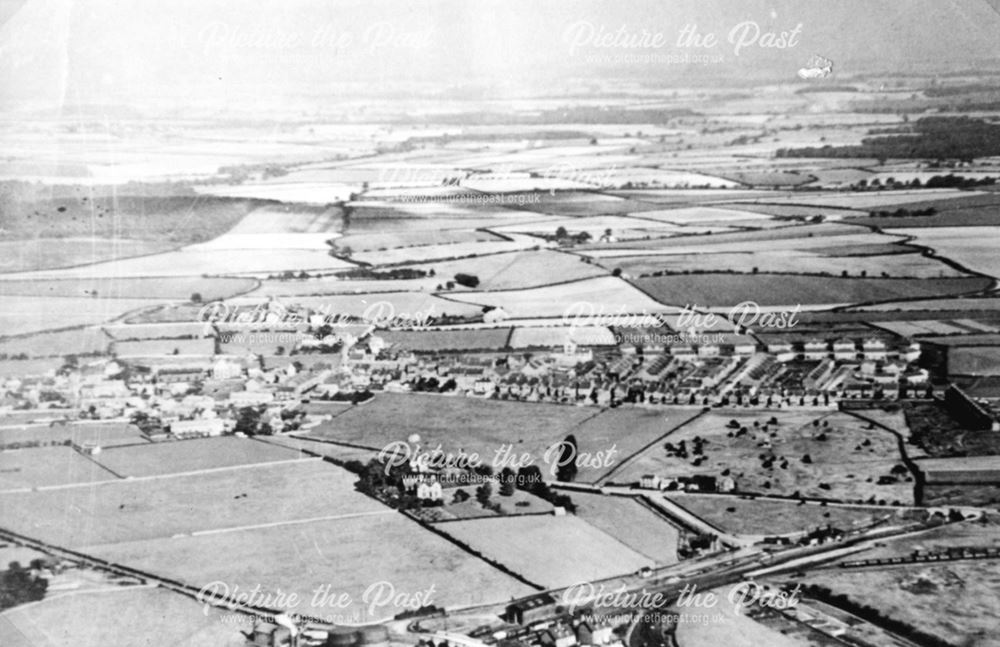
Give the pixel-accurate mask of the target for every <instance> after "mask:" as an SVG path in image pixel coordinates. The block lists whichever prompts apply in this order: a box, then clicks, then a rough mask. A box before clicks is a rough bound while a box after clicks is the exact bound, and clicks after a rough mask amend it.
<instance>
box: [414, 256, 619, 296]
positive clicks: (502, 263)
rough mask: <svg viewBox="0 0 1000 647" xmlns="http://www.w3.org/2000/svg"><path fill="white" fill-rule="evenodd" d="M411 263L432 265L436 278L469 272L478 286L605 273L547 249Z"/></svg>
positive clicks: (533, 283)
mask: <svg viewBox="0 0 1000 647" xmlns="http://www.w3.org/2000/svg"><path fill="white" fill-rule="evenodd" d="M413 267H415V268H418V269H423V270H429V269H433V270H434V272H435V274H436V276H437V277H438V282H440V281H442V280H450V279H451V277H453V276H454V275H455V274H459V273H463V274H471V275H473V276H475V277H476V278H478V279H479V286H478V288H477V289H480V290H513V289H518V288H531V287H538V286H542V285H547V284H549V283H562V282H565V281H576V280H579V279H587V278H592V277H595V276H602V275H604V274H607V272H605V271H604V270H602V269H601V268H599V267H596V266H594V265H590V264H588V263H583V262H581V260H580V259H579V257H577V256H574V255H571V254H563V253H560V252H555V251H550V250H538V251H523V252H511V253H508V254H491V255H488V256H477V257H475V258H466V259H462V260H458V261H442V262H436V263H427V264H424V265H414V266H413Z"/></svg>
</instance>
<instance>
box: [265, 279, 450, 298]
mask: <svg viewBox="0 0 1000 647" xmlns="http://www.w3.org/2000/svg"><path fill="white" fill-rule="evenodd" d="M442 280H444V277H441V278H440V279H439V278H438V277H436V276H427V277H423V278H415V279H361V280H354V279H346V278H338V277H337V276H321V277H318V278H305V279H299V278H294V279H285V278H281V279H263V280H261V281H260V287H258V288H257V289H255V290H253V291H252V292H250V293H248V294H247V296H250V297H299V296H306V297H308V296H320V295H324V294H362V293H364V294H369V295H370V294H376V293H379V292H409V291H414V292H434V291H435V290H436V289H437V286H439V285H441V281H442Z"/></svg>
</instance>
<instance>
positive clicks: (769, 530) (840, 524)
mask: <svg viewBox="0 0 1000 647" xmlns="http://www.w3.org/2000/svg"><path fill="white" fill-rule="evenodd" d="M669 498H670V499H671V500H673V501H674V502H675V503H677V504H678V505H680V506H683V507H684V508H686V509H687V510H690V511H691V512H692V513H693V514H695V515H696V516H698V517H700V518H702V519H704V520H705V521H707V522H708V523H710V524H712V525H713V526H716V527H717V528H721V529H722V530H725V531H726V532H728V533H732V534H735V535H787V534H791V533H796V532H805V531H809V530H814V529H816V528H819V527H822V526H826V525H827V524H830V525H832V526H833V527H834V528H840V529H843V530H850V529H852V528H855V527H858V526H865V525H868V524H870V523H873V522H874V521H876V520H879V519H883V518H886V517H888V518H890V519H897V520H898V519H899V518H900V517H899V514H900V513H899V512H898V511H894V510H887V509H885V508H881V507H877V506H871V507H864V506H856V507H850V508H847V507H842V506H820V505H815V504H804V505H799V504H798V503H795V502H792V501H777V500H768V499H744V498H736V497H731V496H718V495H711V494H708V495H698V494H674V495H670V496H669Z"/></svg>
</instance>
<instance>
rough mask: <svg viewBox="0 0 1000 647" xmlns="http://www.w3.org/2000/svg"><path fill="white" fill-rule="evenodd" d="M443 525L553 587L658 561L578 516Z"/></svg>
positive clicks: (491, 555) (488, 554)
mask: <svg viewBox="0 0 1000 647" xmlns="http://www.w3.org/2000/svg"><path fill="white" fill-rule="evenodd" d="M439 528H440V529H441V530H442V531H444V532H446V533H448V534H449V535H450V536H452V537H454V538H456V539H458V540H459V541H461V542H462V543H464V544H466V545H468V546H470V547H471V548H472V549H473V550H475V551H478V552H480V553H482V554H483V555H485V556H486V557H488V558H490V559H493V560H496V561H498V562H500V563H501V564H503V565H504V566H506V567H507V568H509V569H510V570H512V571H514V572H515V573H519V574H521V575H522V576H524V577H526V578H528V579H529V580H531V581H533V582H536V583H538V584H541V585H543V586H545V587H548V588H556V587H561V586H570V585H573V584H578V583H580V582H593V581H596V580H600V579H603V578H606V577H612V576H614V575H621V574H625V573H634V572H635V571H637V570H639V569H640V568H642V567H644V566H653V565H654V564H653V560H652V559H650V558H648V557H646V556H645V555H642V554H640V553H638V552H637V551H635V550H633V549H631V548H629V547H628V546H626V545H625V544H624V543H622V542H621V541H619V540H618V539H615V538H614V537H612V536H611V535H609V534H607V533H605V532H603V531H601V530H598V529H597V528H595V527H594V526H592V525H590V524H588V523H587V522H586V521H585V520H583V519H581V518H579V517H576V516H572V515H567V516H564V517H556V516H547V515H546V516H531V517H507V518H497V519H476V520H471V521H455V522H452V523H447V524H443V525H441V526H439Z"/></svg>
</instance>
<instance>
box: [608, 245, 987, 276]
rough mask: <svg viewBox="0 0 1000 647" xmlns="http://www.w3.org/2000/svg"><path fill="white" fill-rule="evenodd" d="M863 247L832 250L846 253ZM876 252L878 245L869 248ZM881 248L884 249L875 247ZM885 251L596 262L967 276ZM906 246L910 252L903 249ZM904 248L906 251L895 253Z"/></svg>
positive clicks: (638, 268)
mask: <svg viewBox="0 0 1000 647" xmlns="http://www.w3.org/2000/svg"><path fill="white" fill-rule="evenodd" d="M859 249H862V248H850V249H843V250H833V251H837V252H843V253H845V254H849V253H850V252H851V251H858V250H859ZM872 251H876V250H872ZM878 251H883V250H878ZM885 251H888V253H887V254H885V255H872V256H853V255H851V256H846V255H840V256H834V255H824V254H820V253H816V252H766V251H764V252H757V253H752V252H733V253H719V254H708V253H704V254H669V255H667V254H660V255H649V256H621V257H619V256H616V257H613V258H599V259H597V262H598V263H599V264H600V265H601V266H603V267H605V268H606V269H608V270H609V271H610V270H613V269H615V268H621V270H622V272H624V273H625V274H627V275H629V276H632V277H637V276H649V275H651V274H653V273H655V272H667V273H671V274H680V273H687V272H691V271H696V272H726V273H730V272H735V273H738V274H755V273H764V274H768V273H781V274H813V275H818V274H825V275H827V276H840V275H841V273H842V272H845V271H846V272H848V274H849V275H851V276H853V277H857V276H861V275H864V276H870V277H881V276H883V274H884V275H885V276H888V277H893V278H899V277H912V278H944V277H948V278H951V277H965V276H968V275H967V274H965V273H964V272H960V271H959V270H956V269H954V268H952V267H950V266H948V265H946V264H944V263H942V262H940V261H938V260H935V259H932V258H927V257H926V256H923V255H922V254H919V253H916V250H913V249H909V248H906V247H898V246H897V247H895V249H893V250H885ZM907 251H909V252H910V253H905V252H907ZM898 252H904V253H898Z"/></svg>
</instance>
